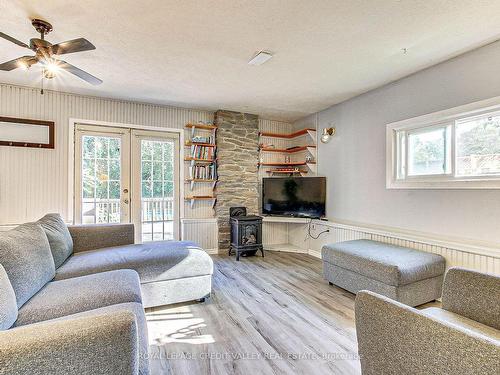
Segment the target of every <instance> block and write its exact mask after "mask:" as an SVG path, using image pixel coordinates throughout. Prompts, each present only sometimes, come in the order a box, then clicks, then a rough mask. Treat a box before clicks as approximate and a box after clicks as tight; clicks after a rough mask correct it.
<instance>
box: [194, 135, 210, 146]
mask: <svg viewBox="0 0 500 375" xmlns="http://www.w3.org/2000/svg"><path fill="white" fill-rule="evenodd" d="M191 142H193V143H210V144H211V145H213V144H215V142H214V137H213V136H209V137H203V136H201V135H195V136H194V137H193V138H192V139H191Z"/></svg>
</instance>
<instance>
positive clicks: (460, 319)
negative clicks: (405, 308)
mask: <svg viewBox="0 0 500 375" xmlns="http://www.w3.org/2000/svg"><path fill="white" fill-rule="evenodd" d="M420 311H421V312H422V313H423V314H425V315H427V316H431V317H433V318H436V319H438V320H441V321H444V322H447V323H450V324H453V325H454V326H457V327H459V328H462V329H466V330H468V331H470V332H474V333H476V334H478V335H481V336H487V337H489V338H493V339H495V340H499V341H500V331H499V330H497V329H495V328H493V327H489V326H487V325H485V324H482V323H479V322H476V321H475V320H472V319H469V318H466V317H465V316H462V315H458V314H455V313H453V312H451V311H447V310H444V309H440V308H439V307H428V308H426V309H422V310H420Z"/></svg>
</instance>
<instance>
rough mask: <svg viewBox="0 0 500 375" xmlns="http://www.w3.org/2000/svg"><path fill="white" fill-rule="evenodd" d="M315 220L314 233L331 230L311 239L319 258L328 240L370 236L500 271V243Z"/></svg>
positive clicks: (483, 269) (462, 264)
mask: <svg viewBox="0 0 500 375" xmlns="http://www.w3.org/2000/svg"><path fill="white" fill-rule="evenodd" d="M314 224H315V226H317V229H316V230H315V232H316V233H314V234H318V233H319V232H321V231H323V230H324V229H325V227H326V228H328V229H329V230H330V231H329V232H328V233H325V234H324V235H321V236H320V238H319V239H317V240H314V239H310V243H309V245H310V246H309V250H308V252H307V253H308V254H310V255H312V256H315V257H318V258H320V257H321V247H322V246H323V245H325V244H328V243H335V242H341V241H350V240H357V239H369V240H374V241H380V242H386V243H390V244H393V245H398V246H404V247H409V248H413V249H417V250H421V251H427V252H432V253H436V254H440V255H442V256H443V257H444V258H445V259H446V266H447V268H449V267H453V266H460V267H465V268H469V269H475V270H478V271H481V272H488V273H494V274H500V244H498V245H497V244H492V243H481V242H476V241H467V240H464V239H458V238H449V237H440V236H436V235H431V234H428V233H421V232H415V231H406V230H401V229H398V228H389V227H382V226H375V225H369V224H360V223H351V222H340V221H320V220H315V221H314Z"/></svg>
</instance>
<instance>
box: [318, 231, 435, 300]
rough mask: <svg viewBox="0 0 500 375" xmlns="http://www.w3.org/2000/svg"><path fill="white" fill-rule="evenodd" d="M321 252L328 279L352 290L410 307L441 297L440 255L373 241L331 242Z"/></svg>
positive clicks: (331, 282) (325, 274)
mask: <svg viewBox="0 0 500 375" xmlns="http://www.w3.org/2000/svg"><path fill="white" fill-rule="evenodd" d="M321 255H322V259H323V271H324V276H325V278H326V279H327V280H328V281H329V282H330V284H335V285H337V286H339V287H341V288H343V289H346V290H348V291H350V292H352V293H357V292H358V291H360V290H370V291H372V292H376V293H379V294H382V295H384V296H387V297H389V298H392V299H394V300H396V301H399V302H401V303H404V304H406V305H409V306H417V305H421V304H423V303H426V302H429V301H433V300H435V299H437V298H440V297H441V286H442V283H443V275H444V271H445V259H444V258H443V257H442V256H441V255H437V254H432V253H426V252H423V251H418V250H413V249H409V248H406V247H400V246H394V245H390V244H386V243H383V242H376V241H370V240H355V241H345V242H338V243H334V244H328V245H325V246H323V248H322V250H321Z"/></svg>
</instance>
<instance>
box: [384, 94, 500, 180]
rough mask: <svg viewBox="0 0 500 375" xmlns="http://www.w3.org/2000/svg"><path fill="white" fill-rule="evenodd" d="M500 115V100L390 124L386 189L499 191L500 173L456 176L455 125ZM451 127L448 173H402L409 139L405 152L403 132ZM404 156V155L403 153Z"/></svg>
mask: <svg viewBox="0 0 500 375" xmlns="http://www.w3.org/2000/svg"><path fill="white" fill-rule="evenodd" d="M499 114H500V97H495V98H491V99H487V100H482V101H479V102H475V103H470V104H466V105H462V106H459V107H455V108H450V109H447V110H444V111H439V112H434V113H430V114H427V115H423V116H419V117H414V118H411V119H408V120H403V121H398V122H393V123H390V124H387V128H386V187H387V189H500V174H499V175H491V176H464V177H456V176H455V175H454V174H455V156H456V155H455V124H456V123H459V122H461V121H463V120H464V119H470V118H473V117H482V116H485V115H493V116H494V115H499ZM443 126H450V129H451V131H450V136H451V140H450V143H449V144H450V150H447V151H448V154H449V156H450V157H449V163H450V164H449V170H448V171H447V172H449V173H443V174H434V175H417V176H415V175H413V176H408V172H407V171H406V173H405V175H404V176H402V175H401V173H400V160H402V157H404V158H405V160H404V164H405V168H408V160H407V158H408V136H407V135H406V140H405V144H404V147H405V149H404V150H403V151H402V150H401V149H400V147H398V145H399V141H398V134H401V131H406V132H412V131H415V132H416V131H420V130H422V131H423V130H427V129H432V128H439V127H443ZM401 153H403V154H401Z"/></svg>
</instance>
